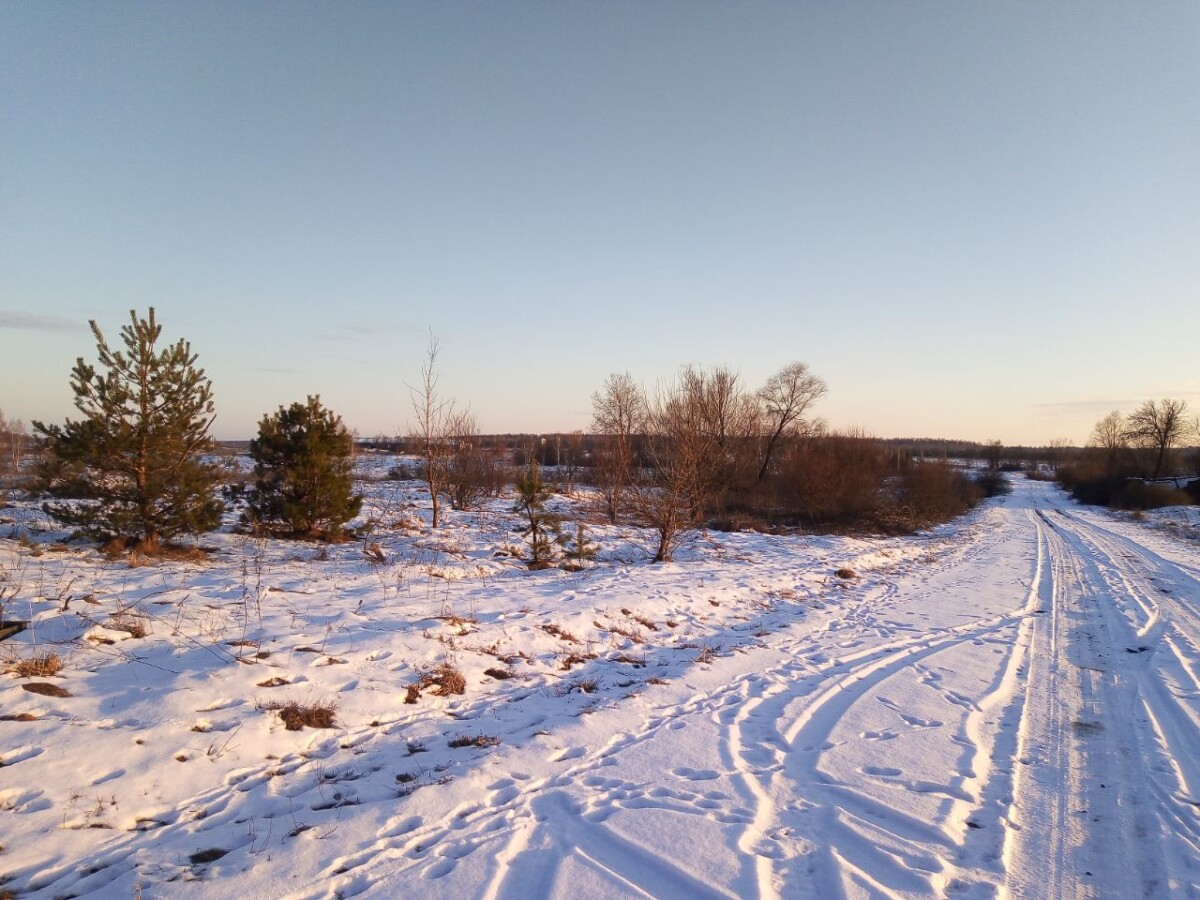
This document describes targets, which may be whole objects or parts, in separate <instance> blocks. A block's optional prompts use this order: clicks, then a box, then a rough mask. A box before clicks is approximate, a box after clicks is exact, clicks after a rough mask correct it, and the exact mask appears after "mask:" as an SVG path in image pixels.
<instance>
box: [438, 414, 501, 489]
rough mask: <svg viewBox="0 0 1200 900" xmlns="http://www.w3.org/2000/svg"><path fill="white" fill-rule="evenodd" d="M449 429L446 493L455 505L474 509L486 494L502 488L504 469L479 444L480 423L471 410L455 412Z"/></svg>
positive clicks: (448, 425)
mask: <svg viewBox="0 0 1200 900" xmlns="http://www.w3.org/2000/svg"><path fill="white" fill-rule="evenodd" d="M447 431H448V432H449V435H448V439H449V441H450V442H451V446H452V452H451V454H450V461H449V467H448V469H447V473H446V496H447V497H448V498H449V500H450V505H451V506H452V507H454V508H455V509H460V510H462V509H475V508H476V507H478V506H479V504H480V503H482V502H483V500H484V499H485V498H487V497H494V496H496V495H497V494H498V493H499V492H500V490H501V488H502V486H503V483H504V473H503V472H502V471H500V467H499V466H498V465H497V464H496V460H495V459H493V458H492V456H491V455H490V454H489V453H488V452H487V451H486V450H485V449H484V448H483V447H482V446H481V445H480V441H479V425H478V423H477V421H476V419H475V416H474V415H473V414H472V413H470V412H466V411H464V412H458V413H455V414H454V415H452V416H451V417H450V419H449V422H448V424H447Z"/></svg>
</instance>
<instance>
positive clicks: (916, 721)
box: [900, 713, 945, 728]
mask: <svg viewBox="0 0 1200 900" xmlns="http://www.w3.org/2000/svg"><path fill="white" fill-rule="evenodd" d="M900 718H901V719H903V720H904V721H905V722H907V723H908V724H909V725H911V726H912V727H913V728H941V727H942V725H944V724H945V723H944V722H939V721H938V720H937V719H922V718H921V717H920V716H910V715H906V714H905V713H900Z"/></svg>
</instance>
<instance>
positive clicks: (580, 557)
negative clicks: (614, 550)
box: [562, 522, 599, 572]
mask: <svg viewBox="0 0 1200 900" xmlns="http://www.w3.org/2000/svg"><path fill="white" fill-rule="evenodd" d="M562 544H563V549H564V551H565V554H566V557H567V559H568V560H570V562H569V563H568V566H567V568H568V569H569V570H571V571H573V572H579V571H581V570H582V569H584V568H585V567H586V566H587V564H588V563H589V562H591V561H592V560H594V559H595V558H596V551H597V550H599V547H597V546H596V544H595V543H594V542H593V541H591V540H589V539H588V536H587V529H586V528H584V526H583V523H582V522H580V523H578V524H576V526H575V534H574V535H573V536H572V537H569V538H566V539H565V540H564V541H562Z"/></svg>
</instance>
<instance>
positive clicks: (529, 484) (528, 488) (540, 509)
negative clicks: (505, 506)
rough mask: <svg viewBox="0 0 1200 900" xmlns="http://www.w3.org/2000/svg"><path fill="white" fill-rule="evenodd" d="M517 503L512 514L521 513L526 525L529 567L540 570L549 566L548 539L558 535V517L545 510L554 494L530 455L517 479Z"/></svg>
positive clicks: (549, 548)
mask: <svg viewBox="0 0 1200 900" xmlns="http://www.w3.org/2000/svg"><path fill="white" fill-rule="evenodd" d="M516 487H517V502H516V503H515V504H514V505H513V512H517V513H521V515H522V516H523V517H524V518H525V520H526V521H527V522H528V523H529V549H530V554H531V556H530V559H529V568H531V569H544V568H546V567H547V566H549V565H550V557H551V555H552V553H553V549H554V548H553V544H552V536H553V535H556V534H557V533H558V525H559V522H560V521H561V519H560V517H559V516H557V515H555V514H554V513H552V512H549V511H548V510H547V509H546V503H547V501H548V500H549V499H550V497H551V496H552V495H553V493H554V491H553V490H552V489H551V487H550V485H548V484H546V483H545V482H544V481H542V473H541V470H540V469H539V468H538V464H537V458H536V457H535V456H534V454H533V453H532V452H531V453H530V454H529V465H528V467H527V468H526V469H525V471H524V472H522V473H521V474H520V475H518V476H517V484H516Z"/></svg>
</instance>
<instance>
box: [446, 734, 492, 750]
mask: <svg viewBox="0 0 1200 900" xmlns="http://www.w3.org/2000/svg"><path fill="white" fill-rule="evenodd" d="M499 743H500V738H498V737H493V736H492V735H490V734H476V735H469V734H460V735H458V736H457V737H453V738H451V739H450V741H449V742H448V743H447V746H449V747H479V748H487V747H495V746H498V745H499Z"/></svg>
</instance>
